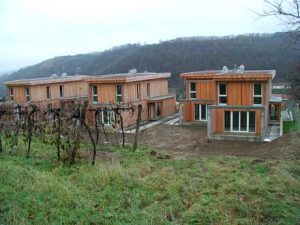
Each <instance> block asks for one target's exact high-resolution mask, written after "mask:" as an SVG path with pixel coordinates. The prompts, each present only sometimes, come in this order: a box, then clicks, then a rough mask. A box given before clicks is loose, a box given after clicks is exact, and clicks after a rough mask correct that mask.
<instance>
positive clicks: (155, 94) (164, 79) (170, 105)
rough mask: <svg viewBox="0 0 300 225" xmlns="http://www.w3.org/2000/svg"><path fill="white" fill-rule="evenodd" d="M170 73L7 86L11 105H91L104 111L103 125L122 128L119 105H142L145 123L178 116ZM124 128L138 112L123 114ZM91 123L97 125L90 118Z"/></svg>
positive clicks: (72, 78)
mask: <svg viewBox="0 0 300 225" xmlns="http://www.w3.org/2000/svg"><path fill="white" fill-rule="evenodd" d="M170 76H171V74H170V73H150V72H144V73H138V72H137V71H136V70H131V71H129V73H123V74H109V75H101V76H87V75H76V76H57V75H52V76H51V77H47V78H37V79H26V80H15V81H8V82H5V83H4V85H6V86H7V88H8V96H9V101H11V102H15V103H18V104H21V105H22V104H25V105H26V104H28V103H32V104H36V105H38V106H40V107H64V104H65V103H68V104H70V103H72V102H75V101H76V100H78V99H79V100H85V101H88V102H89V107H90V108H99V107H100V108H103V110H101V113H100V115H99V122H101V123H103V124H105V125H114V126H116V127H118V124H119V118H117V116H116V115H115V113H114V110H113V108H114V107H115V106H116V105H126V106H137V105H138V104H142V106H143V108H142V109H143V111H142V120H152V119H159V118H161V117H164V116H168V115H170V114H172V113H174V112H175V107H176V106H175V101H176V100H175V96H172V95H169V94H168V79H169V77H170ZM123 119H124V126H130V125H133V124H134V123H135V121H136V111H133V112H130V111H124V112H123ZM88 120H89V121H94V117H93V115H92V114H90V116H89V118H88Z"/></svg>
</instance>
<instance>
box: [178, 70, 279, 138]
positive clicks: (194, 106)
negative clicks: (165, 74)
mask: <svg viewBox="0 0 300 225" xmlns="http://www.w3.org/2000/svg"><path fill="white" fill-rule="evenodd" d="M275 74H276V71H275V70H245V69H244V66H243V65H241V66H240V67H239V68H237V69H234V70H229V69H228V68H227V67H226V66H224V67H223V69H222V70H210V71H198V72H190V73H182V74H181V75H180V76H181V78H182V79H184V80H185V84H186V98H185V99H183V100H182V101H181V102H180V122H181V123H187V122H197V123H205V124H207V137H208V139H231V140H232V139H237V140H249V141H262V140H263V139H264V137H265V134H266V132H267V128H268V124H269V122H270V121H272V122H274V123H278V124H279V122H280V118H281V116H280V115H281V101H280V99H278V98H276V99H272V97H271V81H272V79H273V78H274V77H275Z"/></svg>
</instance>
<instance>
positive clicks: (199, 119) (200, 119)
mask: <svg viewBox="0 0 300 225" xmlns="http://www.w3.org/2000/svg"><path fill="white" fill-rule="evenodd" d="M195 105H198V108H199V118H198V119H196V118H195V121H207V108H208V107H207V106H208V104H198V103H197V104H195ZM202 105H205V108H206V113H205V118H206V119H204V120H203V119H202V118H201V114H202ZM194 110H195V107H194ZM195 114H196V113H195Z"/></svg>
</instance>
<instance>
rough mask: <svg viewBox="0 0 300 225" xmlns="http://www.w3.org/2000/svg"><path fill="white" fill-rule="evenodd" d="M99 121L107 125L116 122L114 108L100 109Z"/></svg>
mask: <svg viewBox="0 0 300 225" xmlns="http://www.w3.org/2000/svg"><path fill="white" fill-rule="evenodd" d="M99 122H100V123H101V124H105V125H112V124H114V123H115V113H114V111H113V110H112V109H103V110H100V114H99Z"/></svg>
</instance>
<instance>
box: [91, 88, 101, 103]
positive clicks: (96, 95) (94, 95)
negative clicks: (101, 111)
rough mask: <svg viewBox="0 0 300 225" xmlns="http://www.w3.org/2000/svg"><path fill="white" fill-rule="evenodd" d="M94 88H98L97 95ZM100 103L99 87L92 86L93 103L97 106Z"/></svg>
mask: <svg viewBox="0 0 300 225" xmlns="http://www.w3.org/2000/svg"><path fill="white" fill-rule="evenodd" d="M94 87H95V88H96V92H97V93H94ZM95 97H97V101H95V100H94V98H95ZM98 102H99V97H98V87H97V85H92V103H93V104H96V103H98Z"/></svg>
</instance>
